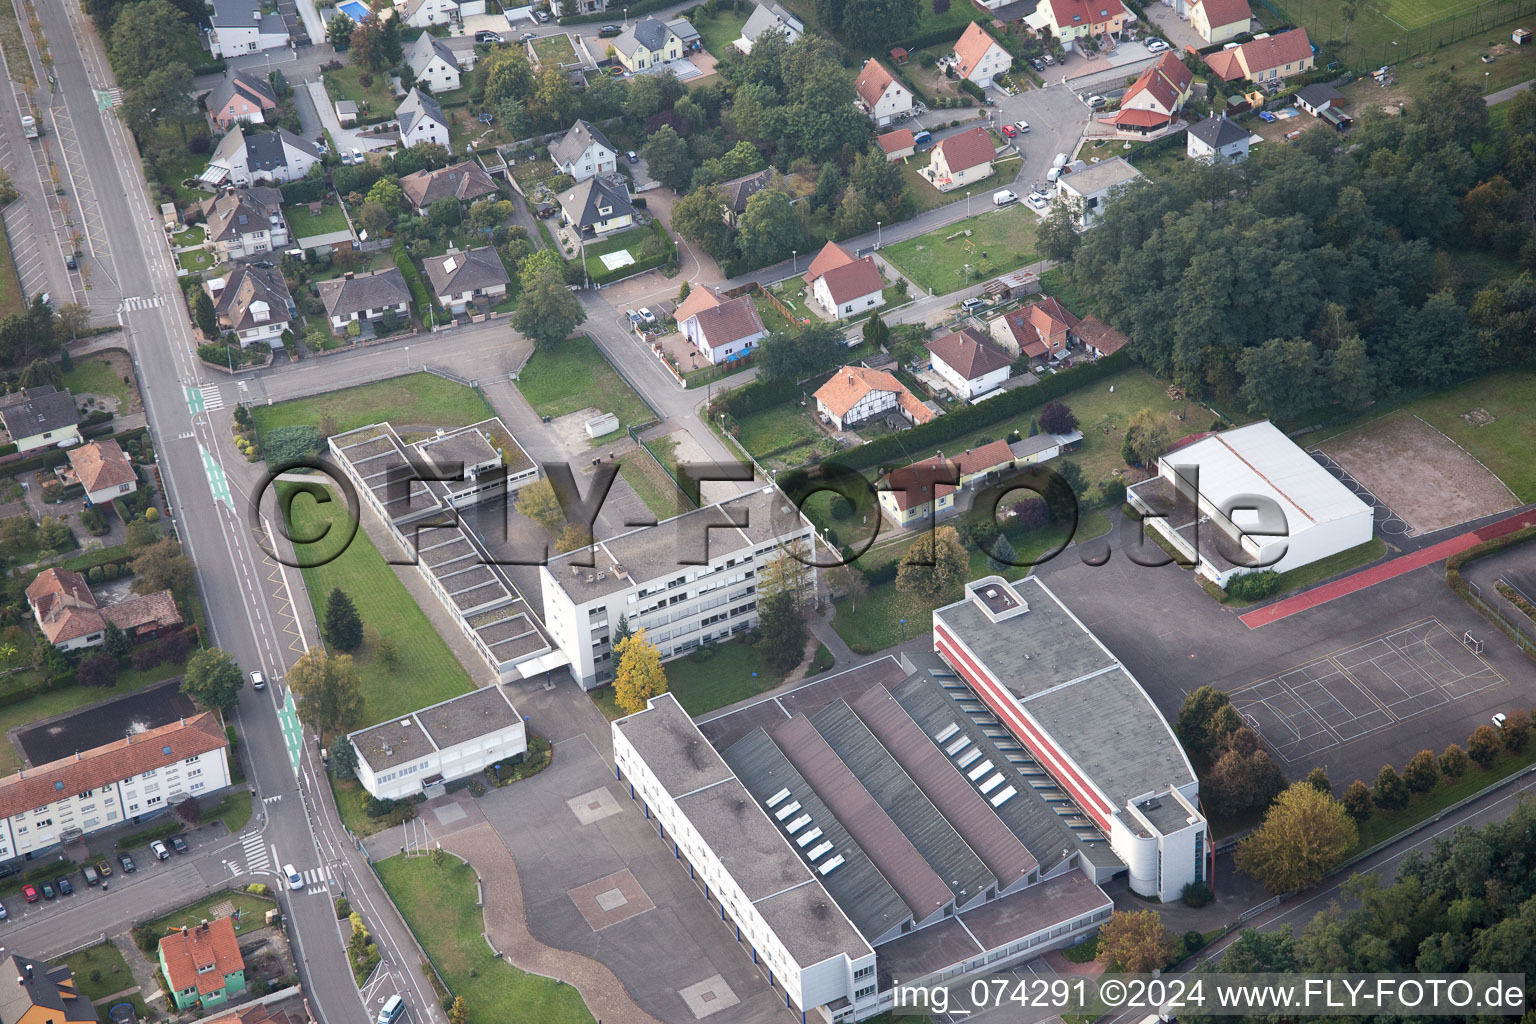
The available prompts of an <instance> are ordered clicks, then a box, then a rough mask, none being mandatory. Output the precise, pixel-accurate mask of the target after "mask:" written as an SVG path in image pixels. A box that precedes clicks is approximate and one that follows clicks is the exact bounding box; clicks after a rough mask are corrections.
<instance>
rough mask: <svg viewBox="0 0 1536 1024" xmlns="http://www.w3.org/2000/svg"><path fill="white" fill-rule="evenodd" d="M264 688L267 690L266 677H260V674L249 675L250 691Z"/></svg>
mask: <svg viewBox="0 0 1536 1024" xmlns="http://www.w3.org/2000/svg"><path fill="white" fill-rule="evenodd" d="M266 688H267V677H266V676H264V675H262V674H261V673H260V672H252V673H251V689H253V690H265V689H266Z"/></svg>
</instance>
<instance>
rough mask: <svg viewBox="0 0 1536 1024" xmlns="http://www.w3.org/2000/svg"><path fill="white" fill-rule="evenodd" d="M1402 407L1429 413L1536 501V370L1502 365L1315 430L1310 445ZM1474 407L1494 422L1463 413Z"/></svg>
mask: <svg viewBox="0 0 1536 1024" xmlns="http://www.w3.org/2000/svg"><path fill="white" fill-rule="evenodd" d="M1397 408H1403V409H1407V410H1408V411H1409V412H1411V413H1413V414H1415V415H1417V416H1419V417H1421V418H1423V419H1424V420H1425V421H1426V422H1428V423H1429V424H1430V425H1431V426H1433V427H1435V428H1436V429H1437V430H1439V431H1440V432H1441V433H1443V434H1445V435H1446V436H1447V437H1449V438H1450V439H1451V440H1452V441H1455V442H1456V443H1457V444H1459V445H1461V446H1462V447H1463V448H1465V449H1466V450H1467V451H1468V452H1471V453H1472V456H1473V457H1474V458H1475V459H1477V460H1478V461H1479V462H1481V463H1482V464H1483V465H1485V466H1487V467H1488V468H1489V470H1491V471H1492V472H1493V474H1494V475H1495V476H1497V477H1498V478H1499V479H1500V480H1502V481H1504V483H1505V484H1506V485H1507V486H1508V487H1509V489H1510V490H1512V491H1514V492H1515V495H1516V496H1517V497H1519V499H1520V500H1521V501H1522V502H1527V503H1529V502H1533V501H1536V460H1533V459H1532V458H1531V452H1532V451H1536V372H1531V371H1529V370H1500V371H1498V372H1496V373H1490V374H1488V375H1487V376H1484V377H1479V378H1477V379H1476V380H1469V381H1467V382H1466V383H1464V384H1458V385H1457V386H1456V387H1453V388H1449V389H1447V390H1445V391H1441V392H1438V393H1436V394H1433V395H1428V396H1426V397H1424V398H1418V399H1414V400H1413V401H1410V402H1407V403H1404V404H1402V405H1398V406H1388V407H1383V408H1381V409H1377V410H1373V411H1372V413H1371V415H1369V416H1362V417H1360V418H1359V419H1358V420H1355V421H1353V422H1350V423H1347V424H1341V425H1339V426H1336V427H1331V428H1329V429H1328V430H1326V431H1318V432H1317V433H1316V434H1314V435H1309V437H1308V446H1309V447H1310V446H1312V445H1313V444H1320V443H1322V441H1323V440H1325V439H1326V438H1328V437H1332V436H1334V435H1337V434H1341V433H1344V432H1345V431H1346V430H1349V429H1352V428H1353V427H1357V426H1359V425H1360V424H1362V423H1365V422H1368V421H1369V420H1374V419H1377V418H1378V417H1380V416H1382V415H1385V414H1386V413H1388V412H1391V411H1393V409H1397ZM1473 410H1481V411H1483V412H1486V413H1488V415H1489V416H1491V417H1492V418H1493V419H1492V422H1489V423H1487V424H1486V425H1484V426H1474V425H1473V423H1471V422H1469V421H1468V420H1466V419H1463V418H1462V417H1463V416H1464V415H1466V414H1469V413H1471V412H1472V411H1473ZM1478 419H1479V420H1480V419H1481V417H1478Z"/></svg>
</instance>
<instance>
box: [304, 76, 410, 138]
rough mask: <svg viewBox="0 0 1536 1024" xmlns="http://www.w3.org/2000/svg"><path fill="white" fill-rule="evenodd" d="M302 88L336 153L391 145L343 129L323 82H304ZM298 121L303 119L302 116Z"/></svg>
mask: <svg viewBox="0 0 1536 1024" xmlns="http://www.w3.org/2000/svg"><path fill="white" fill-rule="evenodd" d="M304 88H306V89H307V90H309V98H310V102H311V103H313V104H314V105H315V113H316V114H317V115H318V116H319V118H320V123H321V124H322V125H323V126H324V127H325V130H326V131H328V132H330V133H331V139H332V141H334V142H335V143H336V151H337V152H339V153H345V152H347V151H348V150H351V149H362V150H374V149H384V148H387V147H388V146H389V145H390V144H391V143H390V139H389V138H388V137H387V136H386V137H379V136H368V135H363V134H361V133H359V132H358V130H357V129H356V128H343V127H342V126H341V122H340V121H338V120H336V108H335V107H334V106H332V105H331V96H330V94H329V93H327V92H326V91H325V83H324V82H305V83H304ZM300 119H301V120H302V119H303V115H302V114H301V115H300ZM395 140H396V141H398V140H399V136H395Z"/></svg>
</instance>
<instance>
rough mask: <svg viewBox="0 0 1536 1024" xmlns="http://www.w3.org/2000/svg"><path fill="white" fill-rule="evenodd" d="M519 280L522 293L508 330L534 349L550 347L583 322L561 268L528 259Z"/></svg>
mask: <svg viewBox="0 0 1536 1024" xmlns="http://www.w3.org/2000/svg"><path fill="white" fill-rule="evenodd" d="M521 279H522V291H521V292H520V293H519V296H518V306H517V311H516V312H515V313H513V314H512V327H513V329H515V330H517V331H520V332H522V333H523V334H524V335H526V336H527V337H528V339H529V340H531V341H532V342H533V343H534V345H535V346H536V347H538V348H542V349H551V348H554V347H555V346H556V345H558V344H560V343H561V342H562V341H564V340H565V339H566V338H568V337H570V336H571V332H572V331H574V330H575V329H576V328H577V327H579V326H580V325H581V324H584V323H586V320H587V311H586V309H585V308H584V307H583V306H582V304H581V301H580V300H579V299H577V298H576V296H574V295H572V294H571V292H570V290H569V289H568V288H566V285H565V273H564V270H563V269H562V268H559V267H556V266H551V265H550V264H549V263H547V262H545V261H535V260H534V257H532V256H530V257H528V259H527V260H524V261H523V270H522V273H521Z"/></svg>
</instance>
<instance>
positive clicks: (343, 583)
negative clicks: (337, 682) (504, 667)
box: [279, 484, 474, 725]
mask: <svg viewBox="0 0 1536 1024" xmlns="http://www.w3.org/2000/svg"><path fill="white" fill-rule="evenodd" d="M279 486H280V487H286V488H290V489H292V490H301V489H302V488H303V487H304V486H305V485H302V484H280V485H279ZM288 518H289V522H290V524H291V528H292V530H293V534H294V536H295V537H323V536H324V531H325V530H326V529H327V527H328V524H330V523H331V522H332V521H333V518H334V520H335V522H336V523H337V524H338V526H337V529H340V527H341V526H343V525H345V520H346V506H345V504H344V503H342V502H340V501H335V502H332V503H331V504H328V505H323V506H322V505H320V504H319V503H317V502H316V501H315V499H314V498H313V496H311V495H310V494H308V493H301V494H295V495H294V497H293V500H292V501H291V502H289V503H288ZM344 534H345V531H344V530H342V531H341V532H340V533H338V537H342V536H344ZM338 548H340V544H339V543H337V542H336V541H334V540H330V541H327V540H324V539H322V540H317V541H315V542H313V543H309V544H301V543H298V542H297V541H295V543H294V550H295V552H296V553H297V555H298V557H299V559H300V560H302V561H304V562H307V563H319V564H316V565H314V567H313V568H308V569H305V570H303V572H304V586H305V588H306V589H307V590H308V591H309V595H310V600H311V601H312V602H313V603H314V605H315V615H316V616H317V617H318V618H321V619H323V618H324V617H325V601H326V597H327V596H328V595H329V594H330V592H331V589H332V588H333V587H340V588H341V589H342V590H344V591H346V593H347V596H349V597H351V598H352V601H353V603H354V604H356V605H357V611H358V614H359V616H361V617H362V620H363V625H364V628H365V629H368V630H376V631H377V635H378V636H387V637H392V638H393V639H394V642H395V649H396V651H397V652H398V654H399V662H398V664H396V665H395V667H394V668H389V667H387V666H385V665H384V664H382V663H381V662H378V661H376V659H375V658H374V657H373V642H368V643H365V644H364V645H363V648H362V649H361V650H360V651H356V652H354V654H353V656H354V657H355V658H356V659H357V668H358V674H359V675H360V676H361V677H362V683H363V698H364V701H365V706H366V713H365V714H364V722H363V724H367V725H371V724H374V723H376V722H382V721H385V720H386V719H390V718H395V717H397V716H399V715H403V714H408V713H409V712H411V711H413V710H415V709H416V708H420V707H426V706H427V705H429V704H436V703H437V702H438V701H443V700H447V699H448V698H450V697H457V696H458V695H459V694H461V693H468V692H469V691H470V690H472V689H474V683H473V682H472V681H471V680H470V678H469V675H468V674H467V673H466V672H465V671H464V666H462V665H460V664H459V660H458V658H457V657H455V656H454V654H453V652H452V651H451V650H449V648H448V645H447V644H446V643H444V642H443V638H442V637H441V636H439V635H438V633H437V630H435V629H434V628H433V627H432V623H431V622H430V621H428V619H427V616H426V614H425V613H424V612H422V610H421V609H420V608H419V607H418V606H417V605H416V602H415V601H414V600H413V599H412V598H411V595H410V592H409V591H407V590H406V589H405V585H404V584H403V583H401V582H400V580H399V578H398V577H397V576H396V575H395V571H394V569H393V567H391V566H390V565H389V564H388V563H386V562H385V561H384V558H383V556H381V555H380V554H379V550H378V548H376V547H374V545H373V541H372V540H370V539H369V538H368V535H367V533H365V532H364V531H363V530H362V529H361V528H359V529H358V531H357V533H356V535H355V536H353V537H352V539H351V543H349V544H347V545H346V547H345V548H344V549H341V550H340V552H339V553H337V549H338ZM411 571H414V570H411Z"/></svg>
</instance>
